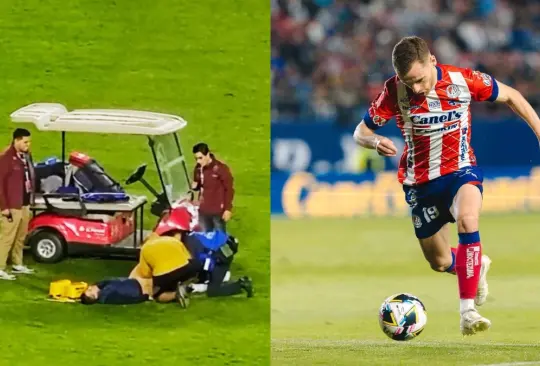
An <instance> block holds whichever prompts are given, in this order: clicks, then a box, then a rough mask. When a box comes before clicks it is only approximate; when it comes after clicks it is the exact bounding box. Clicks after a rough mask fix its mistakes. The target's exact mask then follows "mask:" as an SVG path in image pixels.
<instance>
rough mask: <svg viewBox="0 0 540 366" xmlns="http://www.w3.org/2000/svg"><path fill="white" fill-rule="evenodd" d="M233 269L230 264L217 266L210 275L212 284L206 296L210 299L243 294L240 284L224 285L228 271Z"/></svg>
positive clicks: (209, 284) (210, 283) (209, 285)
mask: <svg viewBox="0 0 540 366" xmlns="http://www.w3.org/2000/svg"><path fill="white" fill-rule="evenodd" d="M230 268H231V264H230V263H221V264H217V265H216V266H215V267H214V270H213V271H212V273H211V274H210V282H209V283H208V289H207V290H206V295H207V296H208V297H218V296H232V295H236V294H239V293H241V292H242V286H241V285H240V282H238V281H236V282H232V283H223V279H224V278H225V275H226V274H227V271H228V270H229V269H230Z"/></svg>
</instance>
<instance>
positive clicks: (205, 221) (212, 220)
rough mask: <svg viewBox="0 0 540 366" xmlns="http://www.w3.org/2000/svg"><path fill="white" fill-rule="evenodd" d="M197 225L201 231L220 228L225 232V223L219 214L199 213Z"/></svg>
mask: <svg viewBox="0 0 540 366" xmlns="http://www.w3.org/2000/svg"><path fill="white" fill-rule="evenodd" d="M199 225H200V226H201V229H202V230H203V231H214V230H221V231H224V232H227V224H226V222H225V221H224V220H223V219H222V218H221V215H207V214H201V213H199Z"/></svg>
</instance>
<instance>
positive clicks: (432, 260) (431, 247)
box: [418, 224, 455, 273]
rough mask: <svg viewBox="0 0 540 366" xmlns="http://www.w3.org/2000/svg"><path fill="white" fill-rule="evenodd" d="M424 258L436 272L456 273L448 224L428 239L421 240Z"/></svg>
mask: <svg viewBox="0 0 540 366" xmlns="http://www.w3.org/2000/svg"><path fill="white" fill-rule="evenodd" d="M418 241H419V242H420V247H421V248H422V252H423V253H424V258H426V260H427V261H428V262H429V265H430V266H431V269H433V270H434V271H436V272H449V273H454V263H455V260H454V258H455V256H454V253H453V252H452V249H453V248H451V247H450V244H449V240H448V224H444V225H443V226H442V227H441V229H440V230H439V231H438V232H437V233H435V234H433V235H432V236H430V237H427V238H419V239H418Z"/></svg>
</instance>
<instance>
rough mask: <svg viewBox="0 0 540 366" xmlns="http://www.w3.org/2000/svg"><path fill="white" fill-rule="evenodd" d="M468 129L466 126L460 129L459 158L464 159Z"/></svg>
mask: <svg viewBox="0 0 540 366" xmlns="http://www.w3.org/2000/svg"><path fill="white" fill-rule="evenodd" d="M468 130H469V129H468V128H467V127H464V128H462V129H461V151H460V154H461V156H460V158H461V160H462V161H463V160H465V156H466V155H467V131H468Z"/></svg>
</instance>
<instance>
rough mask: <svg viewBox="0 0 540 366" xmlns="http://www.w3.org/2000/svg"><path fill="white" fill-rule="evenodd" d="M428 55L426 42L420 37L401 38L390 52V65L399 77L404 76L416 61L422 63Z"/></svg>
mask: <svg viewBox="0 0 540 366" xmlns="http://www.w3.org/2000/svg"><path fill="white" fill-rule="evenodd" d="M429 55H430V52H429V47H428V44H427V43H426V41H424V40H423V39H422V38H420V37H416V36H411V37H404V38H402V39H401V40H400V41H399V42H398V43H397V44H396V45H395V46H394V49H393V51H392V65H393V66H394V70H396V73H397V74H398V75H400V76H404V75H406V74H407V73H408V72H409V71H410V70H411V67H412V64H413V63H414V62H416V61H419V62H421V63H424V62H426V61H427V60H428V57H429Z"/></svg>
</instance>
